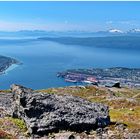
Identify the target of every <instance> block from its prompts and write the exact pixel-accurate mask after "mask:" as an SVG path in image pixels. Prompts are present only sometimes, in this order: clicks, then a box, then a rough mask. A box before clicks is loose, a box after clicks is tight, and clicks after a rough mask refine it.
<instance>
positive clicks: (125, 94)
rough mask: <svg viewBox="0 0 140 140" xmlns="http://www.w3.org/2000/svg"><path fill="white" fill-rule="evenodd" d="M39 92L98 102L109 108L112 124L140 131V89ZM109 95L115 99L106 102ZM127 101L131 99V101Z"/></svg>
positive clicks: (96, 88) (61, 89) (86, 89)
mask: <svg viewBox="0 0 140 140" xmlns="http://www.w3.org/2000/svg"><path fill="white" fill-rule="evenodd" d="M40 92H46V93H50V94H52V93H54V94H58V95H62V94H70V95H74V96H79V97H81V98H84V99H87V100H89V101H91V102H100V103H104V104H106V105H108V106H109V107H110V118H111V121H112V122H122V123H124V124H127V126H128V129H129V130H130V131H136V130H139V131H140V89H129V88H121V89H117V88H111V89H108V88H101V87H100V88H98V87H95V86H86V87H85V88H80V87H64V88H55V89H54V88H52V89H51V88H50V89H47V90H45V89H44V90H40ZM110 93H113V96H114V97H115V99H114V100H113V99H111V100H107V97H109V95H110ZM129 99H133V100H132V101H131V100H129Z"/></svg>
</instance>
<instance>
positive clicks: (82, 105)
mask: <svg viewBox="0 0 140 140" xmlns="http://www.w3.org/2000/svg"><path fill="white" fill-rule="evenodd" d="M118 90H119V91H118ZM128 91H129V92H128ZM124 94H125V95H124ZM139 98H140V94H139V90H135V91H132V90H128V89H116V88H112V89H108V88H99V87H94V86H86V87H84V86H78V87H66V88H57V89H47V90H40V91H34V90H32V89H29V88H25V87H23V86H19V85H12V86H11V90H7V91H1V92H0V114H1V115H0V138H137V139H138V138H140V133H139V132H140V123H139V122H140V120H139V119H140V113H139V109H140V104H139Z"/></svg>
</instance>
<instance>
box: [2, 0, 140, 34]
mask: <svg viewBox="0 0 140 140" xmlns="http://www.w3.org/2000/svg"><path fill="white" fill-rule="evenodd" d="M139 9H140V2H130V1H127V2H120V1H117V2H116V1H114V2H104V1H99V2H97V1H89V2H86V1H81V2H80V1H68V2H66V1H61V2H58V1H51V2H50V1H42V2H39V1H30V2H29V1H25V2H23V1H16V2H10V1H5V2H2V1H1V2H0V31H18V30H45V31H69V30H70V31H73V30H79V31H95V32H96V31H102V30H108V29H111V28H117V29H120V30H124V31H126V30H129V29H132V28H140V15H139Z"/></svg>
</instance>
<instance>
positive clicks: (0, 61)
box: [0, 56, 19, 75]
mask: <svg viewBox="0 0 140 140" xmlns="http://www.w3.org/2000/svg"><path fill="white" fill-rule="evenodd" d="M18 63H19V62H18V61H17V60H16V59H14V58H10V57H6V56H0V75H1V74H3V73H4V72H5V70H6V69H8V68H9V67H10V66H11V65H13V64H18Z"/></svg>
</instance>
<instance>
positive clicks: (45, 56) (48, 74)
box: [0, 40, 140, 89]
mask: <svg viewBox="0 0 140 140" xmlns="http://www.w3.org/2000/svg"><path fill="white" fill-rule="evenodd" d="M0 55H5V56H10V57H13V58H16V59H17V60H19V61H20V62H22V63H23V65H20V66H18V67H15V66H14V67H15V68H14V69H13V68H12V67H11V68H10V70H8V71H7V72H6V74H4V75H0V88H1V89H7V88H9V86H10V85H11V84H13V83H17V84H22V85H24V86H27V87H31V88H34V89H41V88H48V87H59V86H67V85H72V83H67V82H64V81H63V80H62V79H59V78H57V77H56V74H57V72H60V71H64V70H67V69H72V68H92V67H114V66H123V67H138V68H140V51H138V50H137V51H134V50H120V49H108V48H96V47H94V46H93V47H87V46H73V45H63V44H58V43H55V42H49V41H35V40H9V41H7V40H5V41H3V40H0Z"/></svg>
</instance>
